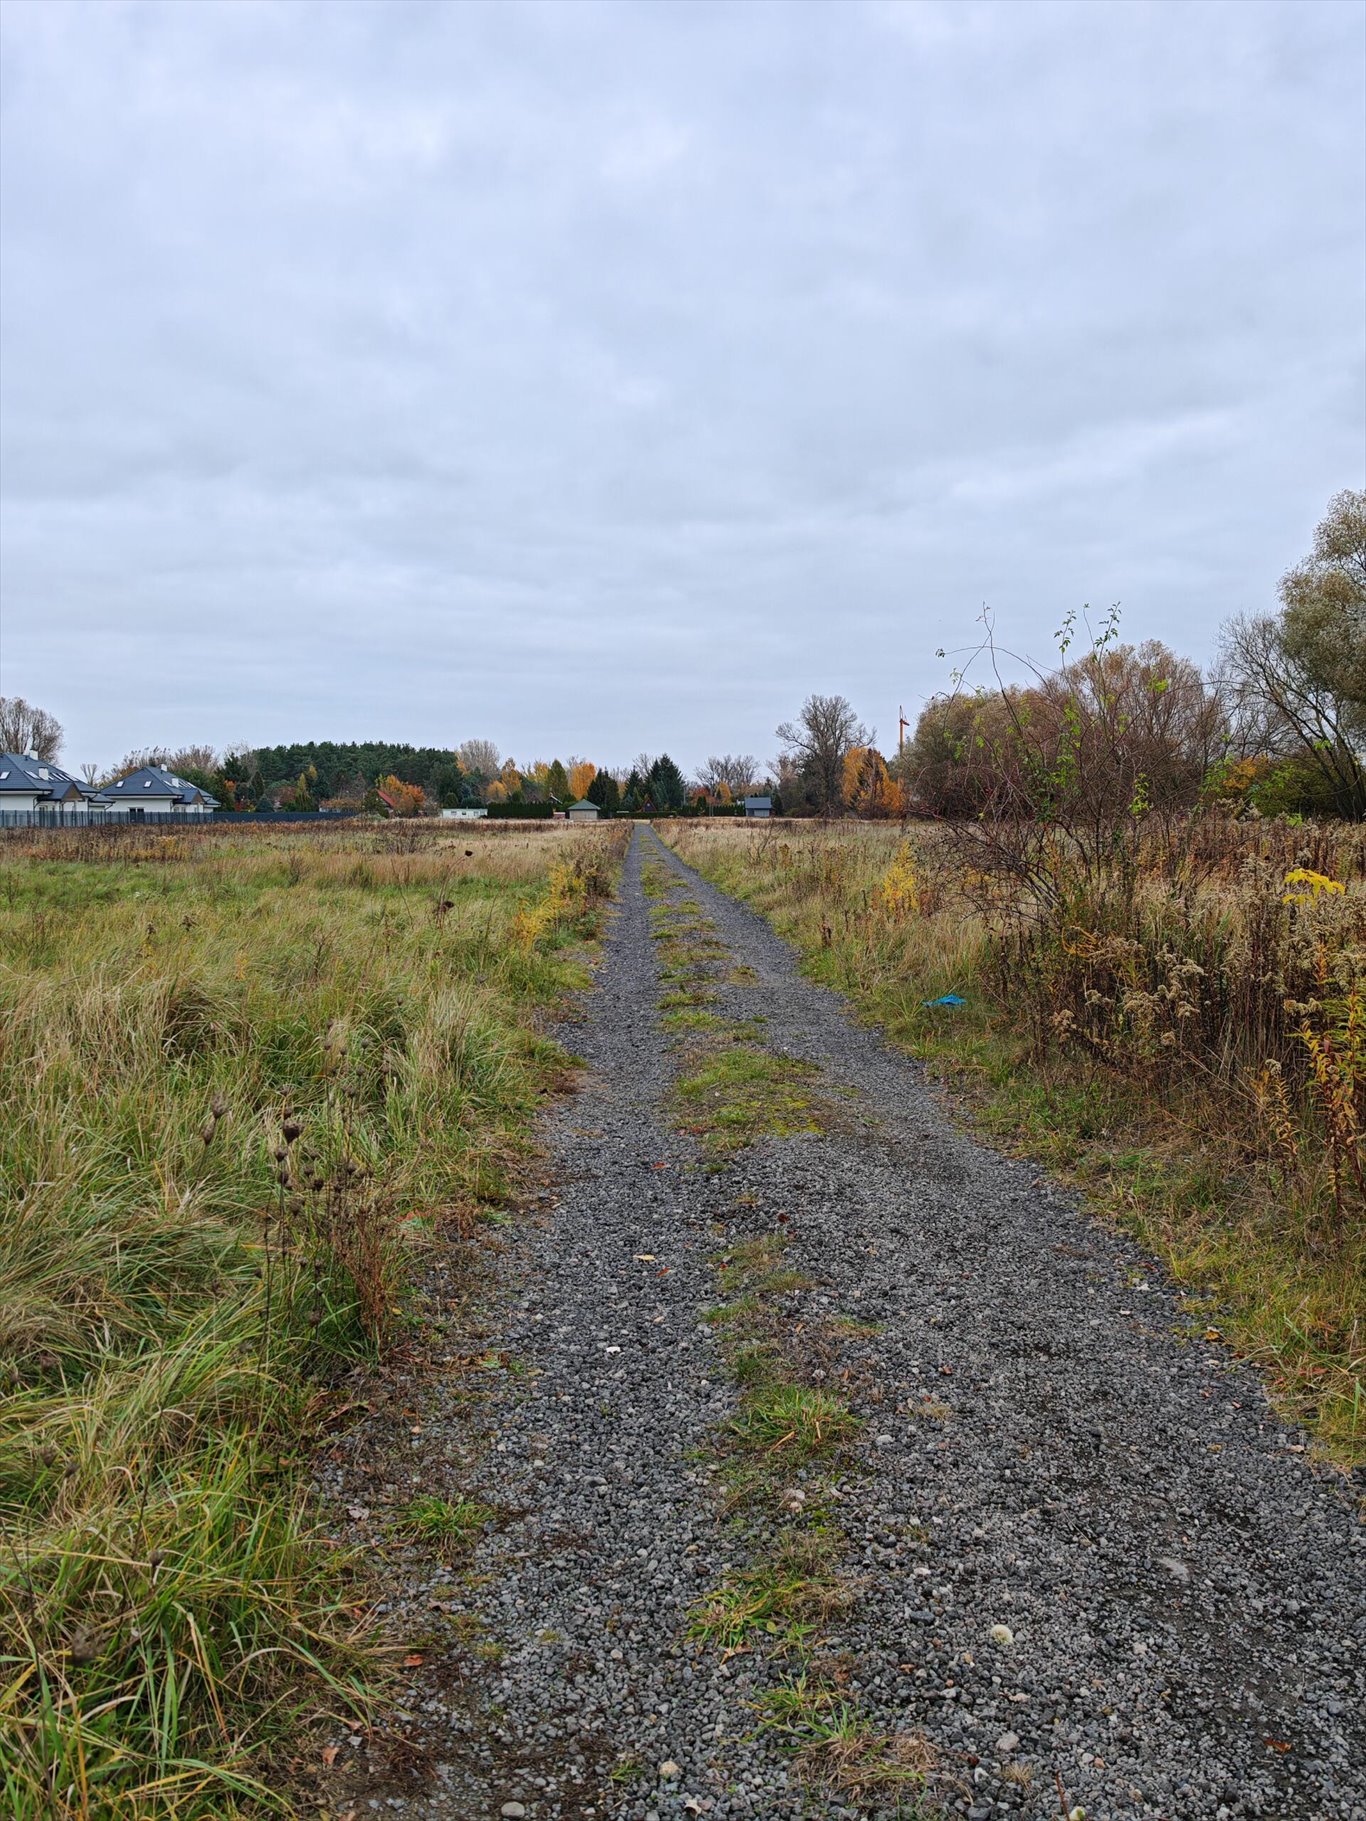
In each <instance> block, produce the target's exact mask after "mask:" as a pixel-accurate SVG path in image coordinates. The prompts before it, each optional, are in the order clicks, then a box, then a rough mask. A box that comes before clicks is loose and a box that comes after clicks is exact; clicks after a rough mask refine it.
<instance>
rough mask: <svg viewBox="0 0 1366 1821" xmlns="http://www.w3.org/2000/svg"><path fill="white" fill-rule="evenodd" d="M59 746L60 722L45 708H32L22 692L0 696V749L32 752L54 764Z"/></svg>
mask: <svg viewBox="0 0 1366 1821" xmlns="http://www.w3.org/2000/svg"><path fill="white" fill-rule="evenodd" d="M61 750H62V724H61V722H60V721H59V720H58V719H57V717H56V715H51V714H49V713H48V712H47V710H46V709H45V708H35V707H34V706H33V704H32V703H31V702H26V701H25V700H24V698H23V697H22V696H0V752H13V753H17V754H18V755H19V756H20V758H22V757H23V755H24V754H25V753H26V752H32V753H36V754H37V755H38V757H39V758H40V759H44V760H46V761H47V762H48V763H49V764H56V761H57V754H58V753H59V752H60V751H61Z"/></svg>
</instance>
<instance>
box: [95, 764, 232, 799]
mask: <svg viewBox="0 0 1366 1821" xmlns="http://www.w3.org/2000/svg"><path fill="white" fill-rule="evenodd" d="M149 797H170V799H171V801H172V802H173V803H206V804H207V805H208V806H209V808H210V809H217V808H218V799H217V797H211V796H210V795H209V793H208V791H207V790H201V789H200V788H199V786H198V785H197V784H191V783H190V781H189V779H188V778H178V777H177V776H176V775H175V773H174V772H171V771H167V770H166V768H165V767H164V766H162V765H142V766H139V768H138V769H137V771H132V772H129V774H128V776H127V777H126V778H116V779H115V780H114V782H113V783H112V784H106V785H105V787H104V789H103V790H102V791H101V792H100V793H99V797H98V801H99V802H101V803H129V802H134V801H138V800H142V801H145V800H146V799H147V798H149Z"/></svg>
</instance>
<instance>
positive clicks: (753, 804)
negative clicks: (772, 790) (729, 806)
mask: <svg viewBox="0 0 1366 1821" xmlns="http://www.w3.org/2000/svg"><path fill="white" fill-rule="evenodd" d="M745 814H746V815H747V816H762V817H768V816H771V815H772V814H773V799H772V797H746V798H745Z"/></svg>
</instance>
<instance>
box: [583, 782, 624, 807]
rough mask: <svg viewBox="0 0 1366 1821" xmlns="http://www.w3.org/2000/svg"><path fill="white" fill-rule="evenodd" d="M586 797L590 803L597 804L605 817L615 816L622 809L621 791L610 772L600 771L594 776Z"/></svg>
mask: <svg viewBox="0 0 1366 1821" xmlns="http://www.w3.org/2000/svg"><path fill="white" fill-rule="evenodd" d="M585 795H586V796H587V798H588V801H589V802H590V803H596V804H597V806H598V808H599V809H600V810H601V811H602V813H603V814H604V815H605V816H613V815H615V814H616V812H617V810H618V809H619V808H620V807H621V791H620V790H619V788H618V787H617V781H616V779H615V778H614V777H613V776H612V774H611V772H610V771H600V772H597V773H596V774H595V775H594V778H593V782H592V783H591V784H590V785H589V786H588V789H587V791H586V792H585Z"/></svg>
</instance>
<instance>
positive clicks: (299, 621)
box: [0, 0, 1366, 766]
mask: <svg viewBox="0 0 1366 1821" xmlns="http://www.w3.org/2000/svg"><path fill="white" fill-rule="evenodd" d="M1364 67H1366V9H1363V7H1362V5H1360V4H1358V3H1356V0H1333V3H1331V4H1318V3H1315V0H1292V3H1291V4H1286V5H1281V4H1278V3H1277V0H1262V3H1246V0H1245V3H1241V4H1238V3H1218V4H1203V3H1199V0H1196V3H1191V0H1185V3H1183V4H1175V3H1171V0H1168V3H1165V4H1157V5H1146V4H1142V3H1130V4H1106V3H1105V0H1083V3H1082V4H1062V5H1052V4H1029V3H1028V0H1008V3H1007V4H1004V5H996V4H975V3H972V0H957V3H953V4H938V3H935V0H927V3H925V4H910V5H897V4H873V3H869V4H860V3H858V0H839V3H838V4H835V5H828V6H827V5H822V4H819V3H813V0H807V3H805V4H790V5H776V6H767V5H763V4H757V3H755V0H745V3H744V4H724V5H710V4H707V3H706V0H685V3H684V4H680V5H671V4H648V3H646V4H604V5H598V4H587V3H582V0H580V3H574V4H570V3H568V0H556V3H554V4H550V5H545V6H541V5H520V4H515V3H509V0H500V3H499V4H496V5H492V6H481V5H475V4H468V3H467V4H460V5H453V6H442V5H437V4H413V5H408V4H402V3H400V0H380V4H376V5H373V6H372V5H369V4H364V3H351V4H339V5H332V4H324V3H317V0H315V3H313V4H304V3H302V0H292V3H287V4H279V5H276V4H250V3H247V4H229V5H218V4H215V3H213V0H196V4H193V5H190V4H182V3H179V0H177V3H175V4H170V5H142V4H122V3H117V0H103V3H101V4H95V5H84V4H80V5H67V4H61V3H60V0H40V3H39V4H30V3H28V0H4V4H3V6H0V135H2V137H0V255H2V257H0V309H2V310H3V315H2V317H0V337H2V339H0V357H2V358H0V413H2V415H0V689H3V691H4V692H6V693H10V694H19V695H24V696H27V697H28V698H29V699H30V700H33V701H36V702H38V703H40V704H41V705H43V706H44V707H47V708H49V709H51V710H52V711H53V712H54V713H56V714H57V715H58V717H59V718H60V719H61V720H62V721H63V722H64V723H65V725H66V727H67V730H68V737H67V744H66V749H65V752H66V757H67V759H68V761H69V762H70V763H72V764H73V765H75V764H78V763H80V762H81V761H84V760H100V761H109V760H112V759H114V758H117V757H118V756H119V755H120V754H121V753H122V752H123V751H124V750H125V749H126V748H128V747H130V746H141V745H147V744H151V743H154V742H156V743H169V744H171V745H173V746H174V745H176V744H178V743H181V742H185V741H191V740H194V741H200V740H206V741H209V742H212V743H214V744H216V745H219V746H222V745H223V744H225V743H227V742H230V741H240V740H249V741H254V742H261V743H267V742H272V743H273V742H276V741H280V740H288V739H303V738H335V739H348V738H373V737H382V738H392V739H408V740H411V741H414V742H416V743H419V744H429V743H430V744H443V745H444V744H453V743H455V742H458V741H459V740H460V739H462V738H464V737H465V736H467V735H472V734H478V735H485V736H488V737H490V738H492V739H494V740H496V741H497V742H498V744H499V746H500V747H501V748H502V749H503V751H504V752H511V753H513V754H514V755H515V756H516V757H517V758H518V759H520V760H522V761H523V762H527V761H529V760H531V759H532V758H534V757H537V756H547V757H548V756H551V755H552V754H554V753H559V754H560V755H562V756H567V755H568V754H570V753H582V754H586V755H588V756H590V757H593V758H595V759H597V760H598V761H599V762H618V761H622V760H628V759H630V758H631V757H632V756H633V755H634V754H635V753H636V752H637V750H639V749H641V748H647V749H649V750H651V751H658V750H659V749H661V748H668V749H669V750H671V751H672V752H673V754H674V756H675V757H676V758H678V759H679V761H680V762H681V763H683V764H684V765H685V766H692V765H695V764H696V763H697V762H699V761H700V760H701V759H703V758H704V757H706V755H707V754H708V753H711V752H716V751H721V750H726V749H729V750H748V751H752V752H755V753H757V754H758V755H759V756H761V757H767V756H768V755H770V754H771V753H772V752H773V751H774V748H775V745H776V742H775V740H774V737H773V736H774V727H775V724H776V723H777V721H778V720H780V719H782V718H784V717H786V716H788V715H790V714H791V713H792V712H793V710H794V709H796V708H797V707H798V706H799V704H800V702H801V699H802V697H803V696H804V695H805V694H806V693H807V692H808V691H810V690H813V689H815V690H821V691H833V690H839V691H842V692H844V693H846V694H847V695H849V696H850V698H851V699H852V700H853V702H854V704H855V706H856V707H857V708H858V710H859V711H860V712H861V713H862V714H863V715H864V717H865V718H866V719H868V720H869V721H871V722H874V723H875V724H876V726H877V728H878V730H879V733H880V735H881V737H882V744H883V745H884V747H885V748H890V747H893V746H894V745H895V740H896V714H897V705H898V702H902V701H904V702H905V704H906V705H907V708H908V710H911V709H912V707H913V705H914V704H916V703H918V702H920V701H922V700H923V699H924V697H925V696H926V695H927V694H929V693H930V692H932V691H933V690H934V689H936V688H938V687H941V686H942V685H943V683H944V681H945V678H946V676H947V672H948V668H949V665H948V664H947V663H946V662H944V661H940V660H937V659H936V657H935V651H936V648H938V647H941V646H942V647H945V648H949V649H952V648H954V647H956V646H961V645H962V644H963V643H964V642H965V641H967V640H968V639H970V637H971V635H972V632H973V627H974V621H975V619H976V616H977V615H978V613H979V612H980V610H981V608H982V605H983V603H984V602H985V603H990V605H991V607H992V608H993V610H994V611H995V614H996V616H997V619H998V623H999V627H1000V630H1001V634H1002V636H1003V637H1004V638H1005V639H1006V640H1007V641H1008V642H1009V643H1011V644H1013V645H1016V646H1018V647H1021V648H1025V649H1027V650H1029V651H1031V652H1034V653H1036V654H1043V655H1046V654H1047V652H1048V650H1049V648H1050V644H1051V636H1052V633H1053V631H1054V629H1055V628H1056V627H1057V626H1058V624H1059V622H1060V620H1061V617H1062V615H1063V614H1064V612H1065V611H1066V610H1067V609H1069V608H1079V607H1080V606H1081V604H1082V603H1083V602H1087V601H1089V602H1091V603H1092V604H1093V605H1094V604H1099V605H1108V604H1109V603H1110V602H1111V601H1114V600H1119V601H1121V602H1122V603H1123V608H1124V627H1125V631H1126V634H1127V636H1129V637H1132V638H1135V639H1137V638H1141V637H1158V638H1163V639H1166V640H1168V641H1169V642H1170V643H1171V644H1173V645H1174V646H1176V647H1177V648H1178V649H1181V650H1184V651H1187V652H1190V653H1191V654H1192V655H1194V656H1196V657H1199V658H1202V659H1207V658H1209V657H1210V656H1212V654H1213V652H1214V649H1215V645H1216V639H1217V630H1218V626H1219V623H1220V621H1221V620H1222V619H1223V618H1225V617H1226V616H1227V615H1229V614H1230V613H1233V612H1236V611H1238V610H1241V609H1245V608H1265V607H1267V606H1269V605H1271V604H1273V603H1274V599H1275V584H1276V580H1277V577H1278V576H1279V574H1280V573H1281V572H1282V570H1284V569H1285V568H1286V567H1287V566H1288V565H1289V564H1290V563H1291V562H1293V561H1294V560H1296V559H1297V558H1298V557H1299V556H1300V555H1302V554H1303V553H1304V552H1305V550H1306V549H1307V547H1308V543H1309V539H1310V537H1311V534H1312V531H1313V527H1314V525H1315V523H1316V521H1317V520H1318V519H1319V518H1320V517H1321V516H1322V513H1323V509H1324V507H1325V505H1326V503H1327V501H1328V498H1329V496H1330V495H1331V494H1332V493H1333V492H1335V491H1337V490H1338V489H1339V488H1342V487H1346V486H1360V485H1362V484H1363V469H1364V468H1366V375H1364V372H1363V368H1364V364H1366V363H1364V360H1363V353H1364V350H1363V341H1364V339H1366V331H1364V330H1363V322H1364V321H1366V132H1364V130H1363V120H1366V95H1364V93H1363V91H1364V88H1366V83H1364V81H1363V70H1364Z"/></svg>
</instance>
